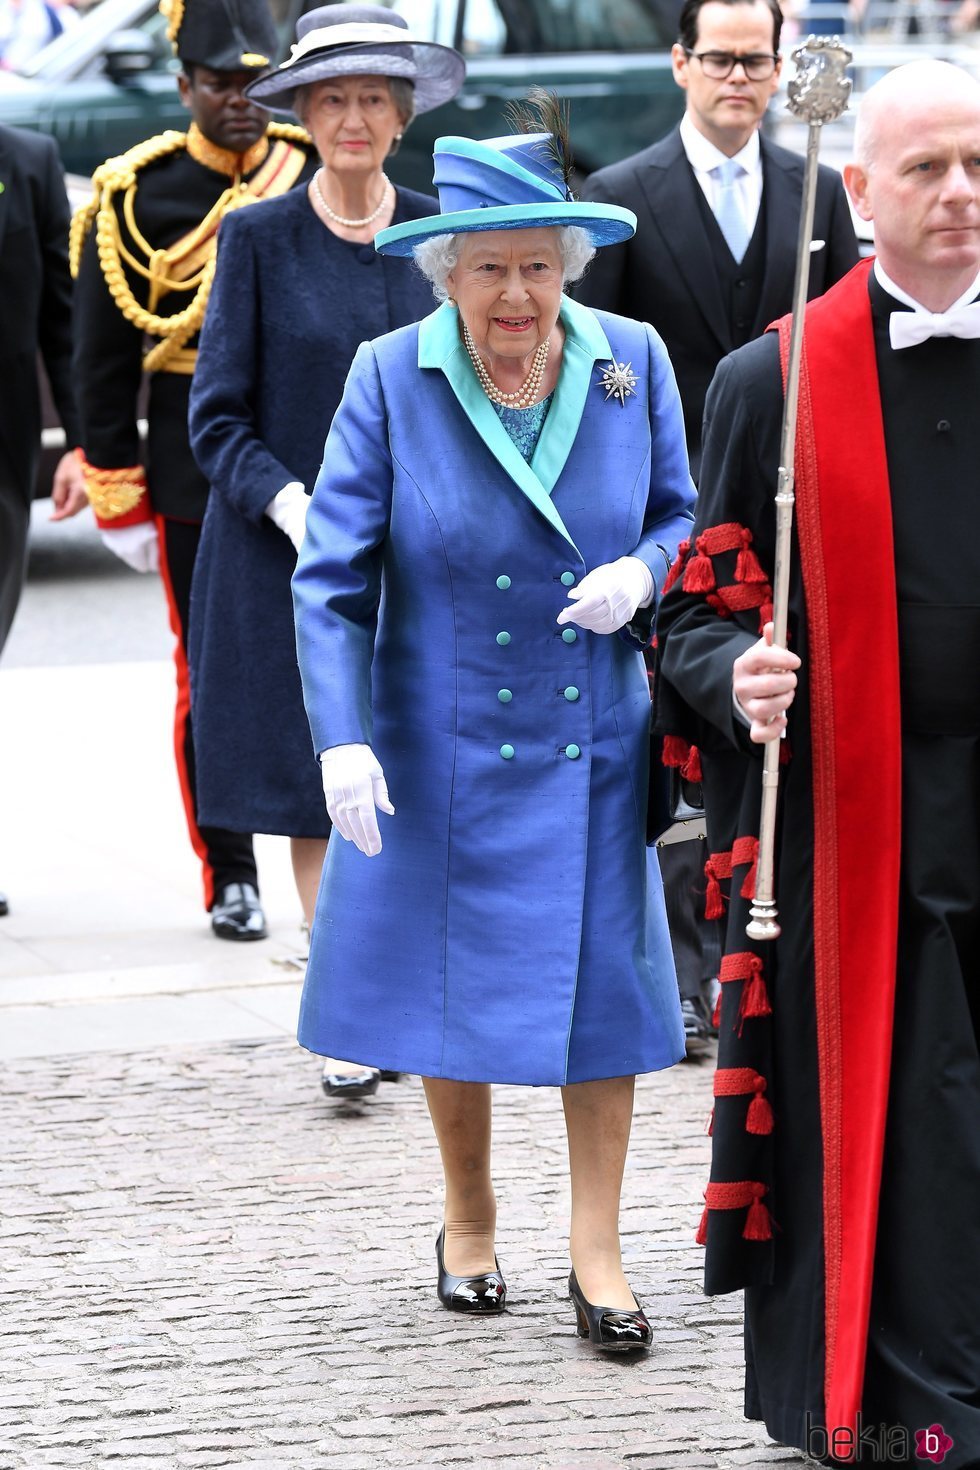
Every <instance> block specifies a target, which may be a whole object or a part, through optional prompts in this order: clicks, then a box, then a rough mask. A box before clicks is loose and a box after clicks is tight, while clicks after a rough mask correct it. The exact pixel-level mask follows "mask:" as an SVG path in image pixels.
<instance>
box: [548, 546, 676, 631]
mask: <svg viewBox="0 0 980 1470" xmlns="http://www.w3.org/2000/svg"><path fill="white" fill-rule="evenodd" d="M655 590H656V589H655V587H654V581H653V574H652V573H651V571H650V568H649V567H648V566H647V564H646V562H643V561H640V558H639V557H638V556H621V557H620V558H619V560H618V561H607V562H606V563H605V565H604V566H601V567H596V568H595V570H594V571H592V572H587V573H586V575H585V576H584V577H583V578H582V580H581V582H579V583H578V585H577V586H575V587H569V589H568V596H569V598H570V599H571V601H572V603H573V606H572V607H563V608H562V610H561V612H560V613H559V614H558V622H559V623H578V625H579V627H580V628H588V629H589V631H590V632H592V633H615V632H616V631H617V629H619V628H623V627H625V626H626V624H627V623H628V622H629V621H630V619H631V618H632V617H633V616H634V614H635V613H636V610H637V608H638V607H649V605H650V603H651V602H652V601H653V594H654V592H655Z"/></svg>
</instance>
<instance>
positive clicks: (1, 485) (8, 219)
mask: <svg viewBox="0 0 980 1470" xmlns="http://www.w3.org/2000/svg"><path fill="white" fill-rule="evenodd" d="M0 184H2V186H3V187H2V192H0V381H2V383H3V392H2V393H0V462H2V471H0V489H3V491H4V492H5V493H10V491H11V489H12V490H13V492H14V493H15V494H17V495H22V496H23V498H24V499H25V500H26V501H29V500H30V498H31V493H32V490H33V487H34V476H35V474H36V472H37V460H38V454H39V451H40V446H41V398H40V392H39V390H38V380H37V353H38V349H40V351H41V355H42V357H43V359H44V366H45V369H46V371H47V374H48V378H49V380H50V383H51V391H52V393H53V395H54V401H55V404H56V406H57V409H58V413H59V414H60V415H61V421H62V423H63V424H64V426H65V434H66V436H67V440H68V445H69V447H70V446H72V445H75V444H80V443H81V438H82V434H81V424H80V422H79V418H78V411H77V408H76V405H75V393H74V390H73V387H72V371H71V354H72V346H71V276H70V274H69V271H68V224H69V219H70V210H69V207H68V196H67V194H66V193H65V183H64V178H63V176H62V172H61V164H60V162H59V159H58V150H57V148H56V146H55V144H54V142H53V141H52V139H50V138H45V137H42V136H41V135H40V134H38V133H28V132H21V131H19V130H16V129H14V128H6V127H0ZM8 487H9V488H8Z"/></svg>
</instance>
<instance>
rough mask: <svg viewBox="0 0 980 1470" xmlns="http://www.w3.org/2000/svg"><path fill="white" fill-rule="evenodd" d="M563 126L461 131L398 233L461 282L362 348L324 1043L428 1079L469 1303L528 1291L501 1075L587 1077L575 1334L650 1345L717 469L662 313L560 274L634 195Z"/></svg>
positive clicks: (400, 249)
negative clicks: (640, 1157) (559, 150)
mask: <svg viewBox="0 0 980 1470" xmlns="http://www.w3.org/2000/svg"><path fill="white" fill-rule="evenodd" d="M555 154H556V146H555V140H554V138H552V137H550V136H548V135H547V134H535V133H531V134H524V135H520V134H519V135H517V136H514V137H509V138H503V139H496V140H492V141H489V142H472V141H469V140H466V139H463V138H442V139H440V140H439V141H438V142H437V144H436V153H435V182H436V184H437V186H438V191H439V200H440V206H441V210H442V213H441V215H440V216H439V217H435V218H430V219H424V220H417V221H410V222H406V223H404V224H400V225H394V226H392V227H391V228H389V229H386V230H384V231H382V232H381V234H379V235H378V237H377V241H376V245H377V248H378V250H379V251H380V252H381V253H382V254H385V255H395V256H407V255H409V254H410V253H414V255H415V258H416V261H417V262H418V264H419V265H420V266H421V268H422V270H423V271H425V272H426V273H427V274H428V275H429V276H430V279H431V280H432V282H433V285H434V287H435V290H436V293H437V295H439V296H442V297H444V298H445V300H444V301H443V304H442V305H441V306H440V307H439V308H438V309H437V310H436V311H435V312H434V313H433V314H432V315H430V316H428V317H427V318H426V319H425V320H424V321H422V322H421V323H419V324H417V325H414V326H411V327H406V328H403V329H401V330H400V331H396V332H393V333H391V334H389V335H387V336H384V337H380V338H378V339H377V340H375V341H373V342H369V343H366V344H364V345H362V346H361V348H360V349H359V351H358V353H357V356H356V358H355V359H354V364H353V367H352V368H351V372H350V375H349V377H348V380H347V386H346V388H345V391H344V397H343V400H342V402H341V405H340V408H339V410H338V412H337V415H336V417H335V419H334V422H333V425H332V427H331V429H330V433H329V437H328V439H327V443H326V447H325V450H324V461H323V468H322V469H321V471H320V475H319V478H318V480H317V483H316V488H315V490H314V493H313V499H312V502H311V505H310V510H309V515H308V518H307V525H306V538H305V540H304V543H303V546H302V549H301V552H300V556H299V562H298V565H297V569H296V572H295V575H294V577H293V598H294V605H295V612H296V626H297V642H298V649H299V658H300V669H301V673H302V678H303V687H304V694H305V699H306V708H307V713H308V715H309V720H310V725H311V729H312V733H313V743H314V748H315V751H316V754H317V755H318V757H319V759H320V763H321V768H322V777H323V785H324V791H325V793H326V799H327V807H328V810H329V812H330V816H331V819H332V821H333V823H334V830H335V835H337V836H340V837H342V838H345V839H346V841H341V842H338V841H333V842H331V844H330V848H329V851H328V854H327V859H326V863H325V866H324V872H323V877H322V880H321V885H320V891H319V895H318V899H317V909H316V918H315V922H314V927H313V936H312V944H311V951H310V962H309V969H308V973H307V979H306V985H305V989H304V993H303V1001H302V1008H301V1015H300V1028H299V1039H300V1041H301V1042H302V1044H303V1045H304V1046H306V1047H308V1048H310V1050H312V1051H315V1052H326V1051H329V1052H331V1053H332V1054H333V1055H335V1056H338V1057H346V1056H351V1057H356V1058H358V1059H364V1060H367V1061H370V1062H372V1063H373V1064H374V1065H375V1066H377V1067H381V1068H390V1069H394V1070H399V1071H410V1072H414V1073H419V1074H421V1076H422V1078H423V1081H424V1086H425V1094H426V1099H427V1102H428V1106H429V1111H430V1113H431V1116H432V1121H433V1124H434V1127H435V1132H436V1135H437V1138H438V1142H439V1148H440V1151H441V1155H442V1162H443V1167H444V1173H445V1186H446V1194H445V1213H444V1220H443V1226H442V1229H441V1230H440V1232H439V1237H438V1240H437V1246H436V1250H437V1266H438V1278H437V1290H438V1294H439V1297H440V1300H441V1301H442V1302H443V1303H444V1305H446V1306H447V1307H451V1308H454V1309H459V1310H467V1311H478V1312H485V1313H491V1312H496V1311H499V1310H500V1309H501V1308H502V1307H503V1305H504V1302H505V1298H506V1287H505V1284H504V1281H503V1277H502V1276H501V1274H500V1270H499V1268H498V1265H497V1261H496V1255H495V1250H494V1229H495V1223H496V1200H495V1195H494V1189H493V1183H492V1178H491V1167H490V1084H492V1083H494V1082H500V1083H525V1084H529V1085H534V1086H558V1087H561V1089H562V1099H563V1104H564V1111H565V1119H566V1125H567V1132H568V1145H569V1159H570V1169H571V1186H572V1216H571V1234H570V1254H571V1262H572V1268H573V1269H572V1274H571V1277H570V1279H569V1289H570V1293H571V1296H572V1299H573V1301H574V1303H575V1309H576V1314H577V1322H578V1328H579V1331H580V1332H581V1333H582V1335H583V1336H584V1335H588V1336H589V1337H590V1339H591V1341H592V1342H593V1343H594V1344H595V1346H597V1347H599V1348H612V1349H622V1348H628V1347H645V1346H647V1345H648V1344H649V1341H650V1327H649V1324H648V1323H647V1321H646V1318H645V1317H644V1316H643V1313H642V1311H641V1310H640V1307H639V1305H638V1303H637V1301H636V1298H635V1297H634V1296H633V1293H632V1291H631V1290H630V1287H629V1284H628V1282H627V1280H626V1277H625V1275H624V1272H623V1267H622V1262H621V1257H620V1242H619V1203H620V1188H621V1182H622V1176H623V1169H624V1163H625V1158H626V1148H627V1142H628V1138H629V1131H630V1121H631V1116H632V1106H633V1083H634V1077H635V1075H636V1074H637V1073H640V1072H648V1071H653V1070H656V1069H658V1068H662V1067H667V1066H670V1065H671V1064H672V1063H674V1062H676V1061H677V1060H679V1058H680V1057H682V1056H683V1055H684V1036H683V1030H682V1026H681V1023H680V1014H679V1007H678V1000H677V989H676V984H675V981H674V975H673V966H672V962H671V959H670V949H669V944H668V942H667V936H666V932H665V919H664V913H663V903H662V893H661V891H660V890H659V885H658V883H657V881H656V874H655V867H653V868H652V869H651V867H650V866H648V862H647V856H646V850H645V846H644V839H645V832H644V824H645V814H646V804H647V774H646V770H647V758H648V748H649V743H648V731H649V719H650V708H649V695H648V692H647V683H646V677H645V673H644V666H643V659H642V655H641V652H640V648H641V646H642V642H643V640H644V639H645V638H646V637H647V635H648V633H649V627H650V620H651V617H652V614H653V610H654V607H655V604H656V600H657V596H658V591H659V589H660V588H661V586H662V585H663V581H664V578H665V576H666V574H667V571H668V567H669V565H670V561H671V559H672V558H673V556H674V554H675V550H676V546H677V543H678V540H679V539H680V538H681V537H682V536H683V535H684V534H685V533H686V531H687V529H688V527H689V524H690V507H691V504H692V501H693V488H692V485H691V480H690V477H689V474H688V467H687V459H686V454H685V448H684V429H683V421H682V418H681V410H680V403H679V399H678V395H677V389H676V386H675V383H674V377H673V373H672V371H671V368H670V364H669V362H668V360H667V356H666V353H665V351H664V348H663V345H662V343H661V342H660V340H659V338H658V337H657V335H656V334H655V333H654V332H653V331H652V330H651V329H650V328H649V327H647V326H644V325H641V324H638V323H635V322H631V321H627V320H625V319H622V318H618V317H615V316H611V315H607V314H605V313H601V312H592V311H590V310H588V309H586V308H585V307H583V306H580V305H577V304H576V303H575V302H573V301H571V300H570V299H569V298H568V297H567V296H565V295H564V294H563V285H564V284H565V283H567V282H569V281H570V280H573V279H575V277H576V276H577V275H579V274H580V273H581V271H582V270H583V268H584V266H585V264H586V262H587V260H588V259H589V257H590V256H591V255H592V253H593V251H594V248H595V247H596V246H602V245H606V244H610V243H613V242H615V241H619V240H623V239H626V238H628V237H629V235H631V234H632V233H633V230H634V227H635V219H634V217H633V216H632V215H631V214H629V212H628V211H626V210H623V209H618V208H616V207H614V206H609V205H597V204H588V205H587V204H580V203H575V202H572V200H571V196H570V195H569V193H568V190H567V186H566V183H565V180H564V178H563V176H562V171H561V169H560V168H559V166H558V164H557V163H556V161H555ZM379 812H380V813H381V814H382V815H381V818H380V821H379V818H378V813H379ZM651 877H652V878H653V880H654V881H651Z"/></svg>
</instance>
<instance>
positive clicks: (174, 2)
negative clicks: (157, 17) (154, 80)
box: [160, 0, 184, 55]
mask: <svg viewBox="0 0 980 1470" xmlns="http://www.w3.org/2000/svg"><path fill="white" fill-rule="evenodd" d="M160 14H161V15H162V16H163V18H164V20H165V21H166V22H167V40H168V41H169V42H170V44H171V46H172V47H173V48H174V54H175V55H176V53H177V36H178V34H179V32H180V28H181V26H182V25H183V22H184V0H160Z"/></svg>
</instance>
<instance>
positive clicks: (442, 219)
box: [374, 133, 636, 255]
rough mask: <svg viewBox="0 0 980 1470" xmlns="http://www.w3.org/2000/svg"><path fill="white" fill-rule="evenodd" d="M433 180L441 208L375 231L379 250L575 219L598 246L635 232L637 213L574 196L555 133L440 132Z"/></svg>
mask: <svg viewBox="0 0 980 1470" xmlns="http://www.w3.org/2000/svg"><path fill="white" fill-rule="evenodd" d="M433 163H434V171H433V175H432V182H433V183H434V184H435V186H436V189H437V190H438V193H439V208H440V213H439V214H433V215H428V216H427V217H426V218H425V219H412V220H406V221H405V223H404V224H401V225H391V226H390V227H389V228H388V229H387V230H381V231H380V233H379V234H377V235H376V236H375V237H374V248H375V249H376V250H377V251H379V252H380V253H381V254H382V255H411V253H412V251H413V250H414V248H415V246H416V245H419V244H421V243H422V241H423V240H431V239H432V238H433V236H435V235H460V234H468V233H471V232H472V231H474V230H530V229H535V228H541V227H542V226H545V225H577V226H578V227H579V229H582V230H585V232H586V234H587V235H588V236H589V239H590V240H591V241H592V244H593V245H597V246H598V245H618V244H619V243H620V241H622V240H628V239H629V238H630V236H631V235H633V234H635V233H636V215H635V214H633V213H632V212H631V211H630V210H628V209H621V208H620V207H619V205H617V204H593V203H591V202H589V203H583V202H580V201H579V200H576V199H573V197H572V195H571V193H570V191H569V189H568V187H567V185H566V183H565V179H564V175H563V170H562V167H561V162H560V158H559V157H558V156H556V151H555V139H554V136H553V134H551V133H517V134H511V135H510V136H509V137H506V138H486V139H484V141H483V142H476V141H474V140H473V139H472V138H437V139H436V145H435V150H434V153H433Z"/></svg>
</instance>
